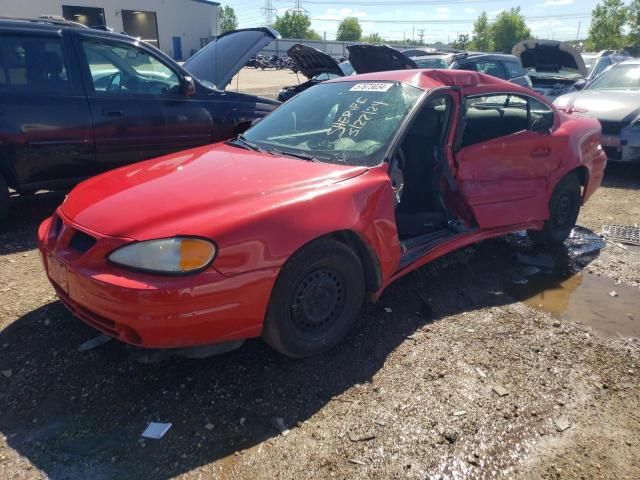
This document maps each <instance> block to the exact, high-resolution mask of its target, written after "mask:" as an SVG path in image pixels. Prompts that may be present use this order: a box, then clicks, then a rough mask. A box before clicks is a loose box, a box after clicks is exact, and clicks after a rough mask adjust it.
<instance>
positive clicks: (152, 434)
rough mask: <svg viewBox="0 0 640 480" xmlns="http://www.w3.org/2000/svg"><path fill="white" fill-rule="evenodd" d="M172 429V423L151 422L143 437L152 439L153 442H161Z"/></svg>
mask: <svg viewBox="0 0 640 480" xmlns="http://www.w3.org/2000/svg"><path fill="white" fill-rule="evenodd" d="M170 428H171V424H170V423H156V422H151V423H150V424H149V425H148V426H147V428H146V429H145V431H144V432H142V436H143V437H144V438H152V439H153V440H160V439H161V438H162V437H164V434H165V433H167V432H168V431H169V429H170Z"/></svg>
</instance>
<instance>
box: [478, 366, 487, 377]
mask: <svg viewBox="0 0 640 480" xmlns="http://www.w3.org/2000/svg"><path fill="white" fill-rule="evenodd" d="M476 373H477V374H478V375H480V376H481V377H482V378H487V374H486V373H484V372H483V371H482V370H480V369H479V368H478V367H476Z"/></svg>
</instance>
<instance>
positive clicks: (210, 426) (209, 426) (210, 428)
mask: <svg viewBox="0 0 640 480" xmlns="http://www.w3.org/2000/svg"><path fill="white" fill-rule="evenodd" d="M204 428H205V429H206V430H209V431H211V430H213V423H207V424H206V425H205V426H204Z"/></svg>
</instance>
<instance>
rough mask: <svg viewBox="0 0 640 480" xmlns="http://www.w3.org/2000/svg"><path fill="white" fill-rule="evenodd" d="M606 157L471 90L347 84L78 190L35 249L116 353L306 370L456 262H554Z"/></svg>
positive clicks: (582, 128)
mask: <svg viewBox="0 0 640 480" xmlns="http://www.w3.org/2000/svg"><path fill="white" fill-rule="evenodd" d="M461 116H463V117H464V118H462V119H461V118H460V117H461ZM599 140H600V126H599V125H598V122H597V121H596V120H594V119H590V118H580V117H574V116H570V115H565V114H562V113H559V112H558V111H556V109H555V108H554V107H553V106H551V105H550V104H549V103H547V101H546V100H545V99H543V98H542V97H540V96H538V95H536V94H535V93H533V92H532V91H531V90H529V89H525V88H523V87H519V86H517V85H514V84H512V83H508V82H505V81H503V80H500V79H497V78H495V77H491V76H488V75H483V74H478V73H476V72H467V71H456V70H423V71H415V70H411V71H406V72H404V71H394V72H382V73H375V74H370V75H360V76H351V77H341V78H337V79H333V80H329V81H327V82H323V83H320V84H318V85H316V86H315V87H313V88H310V89H308V90H305V91H304V92H302V93H300V94H299V95H296V96H295V97H294V98H292V99H291V100H289V101H288V102H286V103H284V104H283V105H282V106H281V107H280V108H278V109H277V110H276V111H274V112H273V113H272V114H270V115H269V116H267V117H266V118H264V119H263V120H262V121H261V122H259V123H257V124H255V125H254V126H253V127H251V128H250V129H249V130H248V131H246V132H245V133H244V134H243V135H242V136H239V137H237V138H236V139H234V140H231V141H227V142H225V143H218V144H215V145H209V146H205V147H200V148H195V149H191V150H187V151H183V152H179V153H175V154H172V155H168V156H164V157H161V158H158V159H155V160H149V161H146V162H142V163H139V164H137V165H132V166H128V167H123V168H121V169H118V170H115V171H112V172H109V173H105V174H102V175H99V176H97V177H94V178H92V179H90V180H87V181H85V182H84V183H81V184H80V185H78V186H77V187H76V188H75V189H74V190H73V191H72V192H71V193H70V194H69V196H68V197H67V199H66V201H65V202H64V203H63V204H62V205H61V206H60V207H59V208H58V210H57V212H56V214H55V215H54V216H53V217H52V218H49V219H47V220H46V221H44V222H43V223H42V225H41V226H40V228H39V232H38V238H39V245H40V249H41V252H42V258H43V260H44V266H45V268H46V271H47V275H48V277H49V279H50V280H51V283H52V285H53V286H54V288H55V290H56V292H57V294H58V296H59V297H60V299H61V300H62V301H63V302H64V304H65V305H66V306H67V307H68V308H69V309H70V310H71V311H72V312H73V313H74V314H76V315H77V316H78V317H80V318H81V319H82V320H84V321H85V322H86V323H88V324H89V325H92V326H94V327H95V328H97V329H98V330H101V331H102V332H105V333H106V334H108V335H111V336H113V337H116V338H118V339H120V340H122V341H124V342H127V343H130V344H134V345H140V346H144V347H150V348H174V347H188V346H193V345H203V344H212V343H216V342H239V341H242V340H243V339H246V338H249V337H259V336H261V337H262V338H263V339H264V340H265V341H266V342H268V343H269V344H270V345H271V346H273V347H274V348H275V349H277V350H279V351H280V352H282V353H284V354H286V355H290V356H293V357H303V356H307V355H313V354H317V353H320V352H323V351H325V350H327V349H329V348H331V347H333V346H334V345H336V344H337V343H338V342H339V341H340V340H341V339H342V338H343V337H344V335H345V334H346V332H347V331H348V330H349V329H350V327H351V326H352V325H353V323H354V321H355V319H356V318H357V317H358V312H359V311H360V308H361V306H362V304H363V302H364V301H365V300H366V299H370V300H375V299H377V298H379V297H380V295H381V293H382V292H383V290H384V289H385V288H386V287H387V286H388V285H389V284H390V283H391V282H393V281H394V280H396V279H398V278H400V277H402V276H404V275H406V274H407V273H409V272H411V271H412V270H415V269H416V268H418V267H420V266H422V265H424V264H426V263H428V262H431V261H432V260H434V259H436V258H438V257H440V256H442V255H445V254H446V253H448V252H451V251H453V250H456V249H458V248H461V247H464V246H467V245H469V244H472V243H474V242H478V241H480V240H484V239H487V238H490V237H497V236H501V235H504V234H507V233H509V232H513V231H520V230H528V231H529V232H530V235H531V237H532V238H533V239H534V240H535V241H537V242H541V243H543V244H546V245H550V244H560V243H562V242H563V241H564V240H565V239H566V238H567V236H568V235H569V233H570V231H571V229H572V228H573V226H574V224H575V221H576V218H577V216H578V212H579V209H580V205H581V204H582V203H583V202H585V201H586V200H587V199H588V198H589V197H590V196H591V194H592V193H593V192H594V190H595V189H596V188H597V187H598V186H599V185H600V182H601V180H602V175H603V170H604V167H605V163H606V158H605V156H604V153H603V152H602V149H601V148H600V143H599ZM132 205H135V208H131V206H132Z"/></svg>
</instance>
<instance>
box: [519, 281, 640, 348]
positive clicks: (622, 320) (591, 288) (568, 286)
mask: <svg viewBox="0 0 640 480" xmlns="http://www.w3.org/2000/svg"><path fill="white" fill-rule="evenodd" d="M508 291H509V293H510V294H511V296H513V297H514V298H516V299H517V300H519V301H521V302H523V303H526V304H527V305H529V306H531V307H533V308H536V309H539V310H544V311H546V312H549V313H550V314H552V315H553V316H555V317H557V318H558V319H561V320H566V321H571V322H581V323H582V324H583V325H585V326H590V327H593V329H594V330H596V331H598V332H600V333H602V334H604V335H606V336H609V337H617V334H618V333H619V334H620V335H622V336H623V337H627V338H629V337H635V338H640V290H638V289H636V288H633V287H628V286H626V285H616V284H615V283H614V282H613V281H612V280H611V279H609V278H607V277H602V276H598V275H593V274H581V273H579V274H576V275H573V276H571V277H568V278H564V279H562V278H559V277H557V276H555V275H550V274H549V275H536V276H534V277H530V278H528V282H527V283H526V284H524V285H515V284H512V285H510V287H509V288H508ZM611 292H616V293H617V296H615V297H613V296H611V295H610V293H611Z"/></svg>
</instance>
